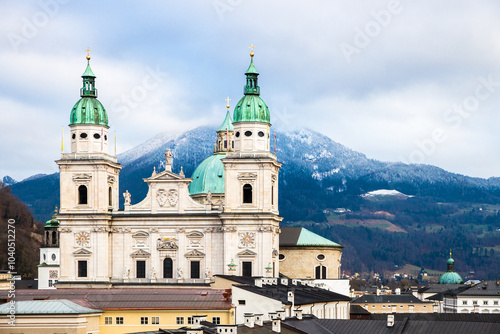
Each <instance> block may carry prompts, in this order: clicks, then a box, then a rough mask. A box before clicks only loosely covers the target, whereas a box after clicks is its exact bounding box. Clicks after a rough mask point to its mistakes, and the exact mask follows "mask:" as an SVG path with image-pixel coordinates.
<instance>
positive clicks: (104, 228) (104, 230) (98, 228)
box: [92, 226, 109, 232]
mask: <svg viewBox="0 0 500 334" xmlns="http://www.w3.org/2000/svg"><path fill="white" fill-rule="evenodd" d="M92 232H109V228H107V227H104V226H100V227H92Z"/></svg>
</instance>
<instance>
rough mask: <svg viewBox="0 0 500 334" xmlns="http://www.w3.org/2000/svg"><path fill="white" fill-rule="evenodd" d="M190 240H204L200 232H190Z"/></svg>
mask: <svg viewBox="0 0 500 334" xmlns="http://www.w3.org/2000/svg"><path fill="white" fill-rule="evenodd" d="M187 237H188V238H203V233H201V232H200V231H193V232H189V233H188V235H187Z"/></svg>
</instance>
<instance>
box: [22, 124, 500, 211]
mask: <svg viewBox="0 0 500 334" xmlns="http://www.w3.org/2000/svg"><path fill="white" fill-rule="evenodd" d="M215 139H216V134H215V129H214V128H209V127H199V128H196V129H193V130H190V131H187V132H185V133H182V134H160V135H157V136H155V137H154V138H152V139H151V140H149V141H147V142H145V143H143V144H141V145H139V146H137V147H136V148H133V149H131V150H129V151H127V152H125V153H123V154H120V155H119V156H118V161H119V162H120V163H121V164H122V165H123V166H124V168H123V169H122V170H121V172H120V193H123V192H125V190H128V191H129V192H130V193H131V194H132V202H133V203H137V202H139V201H140V200H142V199H143V198H144V196H145V195H146V192H147V185H146V184H145V182H144V181H143V178H146V177H149V176H151V174H152V172H153V169H154V168H155V169H156V171H162V170H163V169H164V163H165V157H164V153H165V151H166V150H167V149H170V150H171V151H172V153H173V157H174V159H173V171H174V172H179V171H180V169H181V166H182V167H183V171H184V173H185V175H186V176H188V177H189V176H190V175H191V174H192V173H193V171H194V169H195V168H196V166H198V164H200V163H201V162H202V161H203V160H204V159H205V158H207V157H209V156H210V155H211V154H212V153H213V147H214V143H215ZM270 150H271V151H273V150H274V140H273V139H271V147H270ZM276 155H277V156H278V160H279V161H280V162H282V163H283V166H282V168H281V170H280V214H281V215H282V216H283V217H285V219H286V220H288V221H300V220H313V221H322V220H324V217H325V216H324V213H323V211H324V210H325V209H328V208H337V207H346V208H349V207H352V206H355V205H356V203H359V201H361V200H362V197H361V196H360V195H362V194H365V193H368V192H370V191H374V190H378V189H388V190H397V191H399V192H402V193H404V194H406V195H411V196H430V197H434V198H436V199H438V200H442V201H479V202H486V203H500V178H491V179H481V178H472V177H467V176H463V175H459V174H454V173H449V172H446V171H445V170H443V169H441V168H438V167H434V166H430V165H406V164H403V163H391V162H381V161H377V160H373V159H368V158H367V157H366V156H365V155H364V154H362V153H359V152H355V151H353V150H351V149H349V148H347V147H345V146H343V145H341V144H339V143H336V142H334V141H333V140H331V139H330V138H328V137H326V136H324V135H322V134H320V133H317V132H315V131H312V130H308V129H301V130H294V131H281V130H280V129H277V130H276ZM58 188H59V187H58V174H52V175H47V176H42V177H37V178H35V179H31V180H30V179H27V180H23V181H21V182H19V183H17V184H15V185H13V186H12V191H13V192H14V193H15V194H16V195H17V196H19V197H20V198H21V199H22V200H23V201H25V202H26V203H27V204H28V205H29V206H30V207H31V208H32V210H33V211H34V214H35V216H36V217H37V218H38V219H42V220H43V219H47V217H48V215H50V214H51V212H52V211H53V209H54V206H56V205H57V203H58V200H59V199H58V197H59V189H58Z"/></svg>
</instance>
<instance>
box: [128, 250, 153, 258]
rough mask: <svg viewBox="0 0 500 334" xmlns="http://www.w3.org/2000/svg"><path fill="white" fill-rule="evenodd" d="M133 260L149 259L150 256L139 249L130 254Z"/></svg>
mask: <svg viewBox="0 0 500 334" xmlns="http://www.w3.org/2000/svg"><path fill="white" fill-rule="evenodd" d="M130 256H132V257H133V258H149V257H150V256H151V254H150V253H149V252H146V251H145V250H144V249H139V250H138V251H136V252H134V253H132V254H130Z"/></svg>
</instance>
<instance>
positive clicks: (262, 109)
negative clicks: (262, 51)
mask: <svg viewBox="0 0 500 334" xmlns="http://www.w3.org/2000/svg"><path fill="white" fill-rule="evenodd" d="M250 57H251V60H250V66H249V67H248V69H247V71H246V72H245V75H246V77H247V82H246V85H245V87H244V90H243V93H244V94H245V96H243V97H242V98H241V100H240V101H239V102H238V104H236V107H235V108H234V114H233V123H238V122H261V123H271V116H270V114H269V108H268V107H267V105H266V103H265V102H264V100H262V98H261V97H260V96H259V95H260V87H259V85H258V84H257V77H258V76H259V72H257V69H256V68H255V66H254V64H253V52H252V53H250Z"/></svg>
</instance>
